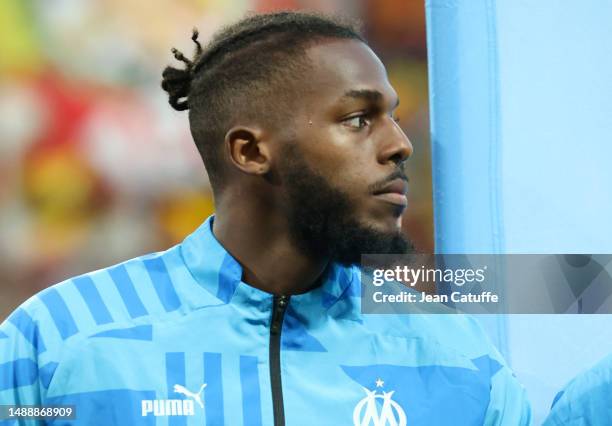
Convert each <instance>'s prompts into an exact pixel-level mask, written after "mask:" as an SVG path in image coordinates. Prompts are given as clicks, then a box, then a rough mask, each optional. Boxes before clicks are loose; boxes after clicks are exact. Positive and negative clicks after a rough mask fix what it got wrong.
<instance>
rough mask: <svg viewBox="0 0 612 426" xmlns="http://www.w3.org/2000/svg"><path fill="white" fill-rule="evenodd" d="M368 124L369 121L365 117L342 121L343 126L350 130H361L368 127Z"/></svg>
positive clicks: (359, 116) (358, 116)
mask: <svg viewBox="0 0 612 426" xmlns="http://www.w3.org/2000/svg"><path fill="white" fill-rule="evenodd" d="M370 123H371V120H370V119H369V118H368V117H367V116H365V115H357V116H355V117H351V118H347V119H346V120H344V124H345V125H346V126H348V127H350V128H352V129H363V128H364V127H366V126H369V125H370Z"/></svg>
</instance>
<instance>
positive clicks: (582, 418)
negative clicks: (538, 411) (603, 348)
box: [544, 355, 612, 425]
mask: <svg viewBox="0 0 612 426" xmlns="http://www.w3.org/2000/svg"><path fill="white" fill-rule="evenodd" d="M611 393H612V355H608V356H607V357H605V358H604V359H602V360H601V361H599V362H598V363H597V364H596V365H595V366H593V367H592V368H591V369H589V370H587V371H584V372H582V373H581V374H579V375H578V376H576V377H575V378H573V379H572V380H571V381H570V382H569V383H568V384H567V385H566V386H565V387H564V388H563V390H561V391H560V392H559V393H558V394H557V396H556V397H555V399H554V401H553V403H552V407H551V410H550V414H549V416H548V418H547V419H546V421H545V423H544V424H545V425H560V424H564V425H565V424H590V425H609V424H612V411H610V394H611ZM572 422H574V423H572ZM583 422H585V423H583Z"/></svg>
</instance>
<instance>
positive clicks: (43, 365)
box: [0, 296, 59, 426]
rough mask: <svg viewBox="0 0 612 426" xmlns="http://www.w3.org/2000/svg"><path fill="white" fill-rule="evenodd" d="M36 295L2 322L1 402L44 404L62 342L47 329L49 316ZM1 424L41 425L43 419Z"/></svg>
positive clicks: (2, 422) (3, 420)
mask: <svg viewBox="0 0 612 426" xmlns="http://www.w3.org/2000/svg"><path fill="white" fill-rule="evenodd" d="M45 314H48V313H47V312H45V307H44V306H42V304H41V303H40V301H39V300H38V299H37V297H36V296H34V297H32V298H31V299H29V300H28V301H26V302H25V303H23V304H22V305H21V306H20V307H18V308H17V309H16V310H15V311H14V312H13V313H12V314H11V315H9V317H8V318H7V319H6V320H4V322H2V324H0V405H5V406H6V405H8V406H24V405H41V401H43V398H44V394H45V390H46V387H48V385H49V382H50V381H51V378H52V377H53V373H54V372H55V368H56V367H57V356H58V349H59V345H58V342H57V341H56V339H55V336H53V334H52V333H47V334H45V333H46V331H47V330H46V329H50V327H48V326H45V322H46V321H47V320H48V318H47V317H46V316H45ZM5 411H6V409H5ZM1 414H2V416H1V417H0V426H8V425H11V426H12V425H17V424H19V425H37V424H42V423H43V422H42V421H35V420H27V421H26V420H24V419H20V420H19V422H17V420H12V419H7V418H4V417H6V414H7V413H1Z"/></svg>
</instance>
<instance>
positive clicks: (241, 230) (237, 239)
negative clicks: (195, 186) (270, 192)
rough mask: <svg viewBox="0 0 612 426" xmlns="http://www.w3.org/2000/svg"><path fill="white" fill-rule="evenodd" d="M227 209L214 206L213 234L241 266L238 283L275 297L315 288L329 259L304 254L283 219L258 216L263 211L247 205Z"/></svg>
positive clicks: (275, 215) (277, 216)
mask: <svg viewBox="0 0 612 426" xmlns="http://www.w3.org/2000/svg"><path fill="white" fill-rule="evenodd" d="M244 204H247V206H245V205H244ZM239 205H241V207H242V208H237V206H239ZM227 206H228V207H227V208H224V207H225V206H224V203H222V202H221V203H219V204H218V205H217V214H216V215H215V220H214V222H213V234H214V235H215V237H216V238H217V240H219V242H220V243H221V244H222V245H223V247H224V248H225V249H226V250H227V251H228V252H229V253H230V254H231V255H232V256H233V257H234V258H235V259H236V260H237V261H238V262H239V263H240V264H241V266H242V268H243V272H242V281H244V282H246V283H247V284H249V285H251V286H253V287H255V288H258V289H260V290H263V291H266V292H268V293H272V294H277V295H293V294H300V293H305V292H307V291H309V290H311V289H313V288H314V287H316V286H317V285H318V282H317V281H318V279H319V277H320V276H321V275H322V273H323V271H324V269H325V267H326V266H327V264H328V263H329V259H328V258H320V259H313V258H312V257H309V256H307V255H305V254H304V253H303V251H302V250H300V249H299V248H298V247H297V246H296V245H295V244H294V243H293V241H292V239H291V238H290V234H289V227H288V223H287V218H286V217H284V216H282V215H279V214H277V213H274V212H267V213H265V214H262V213H261V212H262V211H265V210H263V209H260V208H255V207H252V208H249V207H248V203H234V204H230V203H227ZM229 206H232V207H229Z"/></svg>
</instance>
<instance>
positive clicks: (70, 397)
mask: <svg viewBox="0 0 612 426" xmlns="http://www.w3.org/2000/svg"><path fill="white" fill-rule="evenodd" d="M193 40H194V42H195V43H196V46H197V51H196V55H195V58H194V59H192V60H191V59H187V58H186V57H185V56H184V55H183V54H182V53H180V52H178V51H176V50H174V53H175V57H176V58H177V59H178V60H180V61H183V62H184V63H185V68H184V69H179V68H172V67H168V68H167V69H166V70H165V71H164V80H163V82H162V87H163V88H164V89H165V90H166V91H167V92H168V94H169V97H170V104H171V105H172V106H173V107H174V108H176V109H178V110H185V109H189V121H190V126H191V131H192V135H193V138H194V140H195V142H196V145H197V146H198V149H199V151H200V153H201V155H202V157H203V160H204V164H205V166H206V168H207V171H208V173H209V176H210V181H211V185H212V188H213V192H214V196H215V201H216V215H215V216H214V217H211V218H209V219H208V220H207V221H206V222H205V223H204V224H203V225H202V226H201V227H200V228H199V229H198V230H197V231H195V232H194V233H193V234H192V235H190V236H189V237H187V238H186V239H185V241H184V242H183V243H182V244H179V245H178V246H176V247H173V248H171V249H169V250H168V251H166V252H163V253H156V254H152V255H147V256H143V257H140V258H138V259H134V260H130V261H128V262H125V263H123V264H120V265H117V266H114V267H111V268H107V269H104V270H101V271H96V272H93V273H91V274H87V275H84V276H81V277H76V278H74V279H72V280H68V281H66V282H65V283H62V284H59V285H57V286H53V287H51V288H50V289H47V290H45V291H43V292H42V293H41V294H39V295H37V296H35V297H34V298H32V299H31V300H30V301H28V302H26V303H25V304H24V305H23V306H22V307H21V308H19V309H18V310H17V311H16V312H15V313H14V314H13V315H12V316H11V317H10V318H9V319H8V321H7V322H5V323H4V324H3V326H2V328H0V330H1V333H2V334H1V335H0V337H3V339H1V340H0V354H1V355H2V360H3V362H4V364H3V365H2V367H0V368H1V370H0V371H2V372H3V375H0V377H2V379H1V380H2V382H0V401H1V403H2V404H22V405H23V404H43V405H46V406H49V405H54V404H55V405H58V404H59V405H74V406H75V407H76V416H77V419H76V420H74V421H73V422H74V424H87V425H97V424H100V425H111V424H122V425H123V424H130V425H139V424H151V425H152V424H164V425H165V424H166V423H167V424H169V425H195V424H207V425H223V424H227V425H272V424H274V425H284V424H287V425H349V424H354V425H401V426H404V425H408V424H409V425H441V424H449V425H450V424H452V425H476V424H478V425H480V424H487V425H488V424H504V425H513V426H515V425H523V424H529V423H530V411H529V407H528V404H527V402H526V400H525V394H524V391H523V389H522V388H521V387H520V386H519V385H518V384H517V382H516V381H515V379H514V378H513V376H512V374H511V372H510V371H509V369H508V368H507V367H506V366H505V365H504V363H503V361H502V360H501V358H500V357H499V355H498V354H497V352H496V351H495V349H494V348H493V347H492V346H491V345H490V343H488V341H487V340H486V337H485V336H484V334H483V333H482V332H481V331H480V329H479V328H478V327H477V326H476V325H475V323H474V321H472V320H471V319H469V318H466V317H463V316H459V315H457V316H452V315H439V316H433V315H432V316H426V315H411V316H389V315H386V316H382V315H381V316H375V315H362V314H361V312H360V300H359V297H358V296H359V294H360V275H359V269H358V268H357V266H355V265H356V263H358V262H359V259H360V254H361V253H397V252H399V253H401V252H404V251H406V249H407V242H406V241H405V239H404V238H403V237H402V234H401V232H400V224H401V218H402V214H403V212H404V210H405V208H406V195H405V194H406V182H407V179H406V176H405V173H404V170H403V166H404V162H405V160H406V159H407V158H408V157H409V156H410V154H411V153H412V146H411V144H410V141H409V140H408V138H407V137H406V136H405V135H404V133H403V132H402V130H401V128H400V127H399V125H398V124H397V122H396V118H395V117H394V110H395V108H396V107H397V104H398V102H399V100H398V98H397V94H396V93H395V91H394V90H393V88H392V86H391V85H390V84H389V82H388V80H387V75H386V71H385V68H384V66H383V64H382V63H381V62H380V60H379V59H378V58H377V56H376V55H375V54H374V52H372V50H371V49H370V48H369V47H368V45H367V44H366V43H365V42H364V40H363V38H362V37H361V35H359V33H358V32H357V31H356V30H355V29H354V28H353V27H351V26H350V25H347V24H344V23H341V22H339V21H336V20H334V19H331V18H325V17H320V16H316V15H310V14H303V13H277V14H271V15H257V16H252V17H250V18H247V19H244V20H242V21H240V22H238V23H237V24H235V25H233V26H231V27H229V28H227V29H225V30H224V31H222V32H221V33H219V34H217V35H216V37H215V38H214V39H213V41H212V42H211V43H210V44H209V45H208V46H207V47H206V49H202V47H201V46H200V44H199V42H198V40H197V33H196V32H194V37H193ZM5 360H6V361H5ZM157 419H160V421H159V422H157V423H156V420H157ZM62 424H64V423H62ZM67 424H71V423H67Z"/></svg>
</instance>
